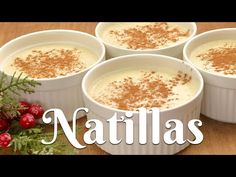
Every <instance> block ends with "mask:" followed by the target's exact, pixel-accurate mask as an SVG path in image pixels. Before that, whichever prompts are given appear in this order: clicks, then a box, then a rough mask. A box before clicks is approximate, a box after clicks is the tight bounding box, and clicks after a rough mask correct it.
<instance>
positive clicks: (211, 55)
mask: <svg viewBox="0 0 236 177" xmlns="http://www.w3.org/2000/svg"><path fill="white" fill-rule="evenodd" d="M197 57H200V58H201V60H203V61H207V62H206V63H205V65H206V66H208V65H211V66H212V67H213V68H214V70H215V71H217V72H223V73H224V74H225V75H235V74H236V47H233V46H227V44H226V45H225V46H224V47H219V48H212V49H209V50H208V51H207V52H205V53H202V54H199V55H198V56H197Z"/></svg>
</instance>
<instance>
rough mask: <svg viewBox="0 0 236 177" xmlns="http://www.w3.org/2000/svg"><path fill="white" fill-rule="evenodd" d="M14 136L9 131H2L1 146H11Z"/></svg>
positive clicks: (0, 135)
mask: <svg viewBox="0 0 236 177" xmlns="http://www.w3.org/2000/svg"><path fill="white" fill-rule="evenodd" d="M11 140H12V137H11V135H10V134H9V133H2V134H0V147H2V148H6V147H8V146H9V144H10V142H11Z"/></svg>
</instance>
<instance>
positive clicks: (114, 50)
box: [95, 22, 197, 59]
mask: <svg viewBox="0 0 236 177" xmlns="http://www.w3.org/2000/svg"><path fill="white" fill-rule="evenodd" d="M111 24H112V23H111V22H100V23H98V24H97V26H96V29H95V34H96V37H97V38H98V39H99V40H101V41H102V42H103V43H104V45H105V47H106V58H107V59H109V58H113V57H118V56H122V55H129V54H144V53H150V54H161V55H168V56H172V57H176V58H179V59H182V53H183V52H182V51H183V47H184V44H185V43H186V42H187V41H188V40H189V39H191V38H192V37H193V36H194V35H195V34H196V33H197V25H196V23H194V22H191V23H190V22H188V23H187V22H185V23H182V22H181V23H180V22H179V23H178V24H179V25H182V26H183V27H185V28H187V29H189V30H190V35H189V37H188V38H187V39H185V40H183V41H182V42H178V43H176V44H174V45H171V46H168V47H165V48H162V49H146V50H132V49H124V48H121V47H116V46H114V45H111V44H109V43H107V42H105V41H104V40H103V39H102V37H101V33H102V32H103V31H104V28H106V27H107V26H109V25H111Z"/></svg>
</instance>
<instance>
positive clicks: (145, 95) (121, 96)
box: [96, 71, 191, 110]
mask: <svg viewBox="0 0 236 177" xmlns="http://www.w3.org/2000/svg"><path fill="white" fill-rule="evenodd" d="M190 80H191V76H189V75H187V74H186V73H182V72H180V71H179V72H178V74H177V75H176V77H173V78H172V79H171V80H169V81H164V79H163V77H162V76H161V75H159V74H157V73H156V72H155V71H151V72H143V77H142V78H141V79H140V80H138V81H135V79H134V78H132V77H127V78H124V79H123V80H122V81H113V82H112V83H110V85H109V88H111V90H112V95H110V96H107V95H100V96H99V97H98V98H97V99H96V100H97V101H98V102H100V103H103V104H108V105H112V104H114V103H115V105H113V106H114V107H116V108H118V109H122V110H136V109H137V108H139V107H145V108H152V107H162V106H163V105H164V104H166V103H167V102H169V101H171V100H173V98H170V96H172V95H176V93H174V92H173V88H174V87H175V86H177V85H178V84H182V85H184V84H186V83H188V82H189V81H190ZM176 99H178V98H176ZM167 108H168V107H167Z"/></svg>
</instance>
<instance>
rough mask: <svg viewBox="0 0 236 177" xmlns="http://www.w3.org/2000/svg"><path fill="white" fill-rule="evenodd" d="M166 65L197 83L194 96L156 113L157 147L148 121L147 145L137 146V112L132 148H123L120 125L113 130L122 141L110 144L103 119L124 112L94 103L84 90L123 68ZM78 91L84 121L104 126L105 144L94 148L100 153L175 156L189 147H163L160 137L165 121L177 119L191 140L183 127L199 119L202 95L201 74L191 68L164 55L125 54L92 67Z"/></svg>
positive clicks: (134, 119)
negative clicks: (80, 93)
mask: <svg viewBox="0 0 236 177" xmlns="http://www.w3.org/2000/svg"><path fill="white" fill-rule="evenodd" d="M134 65H135V66H137V65H140V66H144V65H145V66H147V65H150V66H158V67H159V66H160V65H161V66H168V68H172V69H173V70H176V71H177V70H181V71H183V72H186V73H188V74H190V75H191V76H192V78H193V79H196V81H197V82H198V83H199V88H198V91H197V93H196V95H195V96H194V97H193V98H192V99H191V100H189V101H188V102H186V103H185V104H183V105H180V106H178V107H176V108H173V109H168V110H163V111H161V113H160V137H161V140H160V144H159V145H154V144H153V143H152V142H151V130H152V126H151V121H148V123H147V124H148V125H147V129H148V136H147V137H148V139H147V144H145V145H140V144H139V142H138V125H139V123H138V113H137V112H135V111H133V114H134V116H133V118H132V120H133V121H134V143H133V144H132V145H127V144H126V143H125V124H122V123H120V124H119V126H118V129H117V132H118V136H119V138H122V139H123V141H122V142H121V143H120V144H118V145H113V144H111V143H110V142H109V132H108V127H109V126H108V123H107V122H106V121H107V119H109V118H111V116H113V114H114V113H115V112H116V113H117V114H118V118H120V116H122V115H123V116H124V113H125V111H123V110H119V109H114V108H110V107H108V106H105V105H102V104H100V103H98V102H96V101H95V100H94V99H93V98H92V97H91V96H90V95H89V93H88V89H89V87H90V85H91V84H93V81H94V80H95V79H97V78H99V77H100V76H102V75H103V74H106V73H109V72H112V71H115V70H119V69H120V68H123V67H127V66H134ZM82 91H83V98H84V103H85V106H86V107H87V108H89V113H88V115H87V117H88V120H90V119H98V120H100V121H102V122H103V126H104V130H103V131H104V139H105V140H106V143H105V144H103V145H98V146H99V147H101V148H102V149H103V150H105V151H106V152H108V153H111V154H175V153H177V152H179V151H181V150H182V149H184V148H185V147H187V146H188V145H189V144H188V143H186V144H184V145H177V144H173V145H167V144H165V142H164V141H163V134H164V132H166V131H167V129H165V122H166V121H167V120H169V119H179V120H181V121H182V122H183V124H184V131H183V132H184V137H185V138H189V139H192V138H193V137H192V134H191V133H190V131H189V130H188V128H187V124H188V121H189V120H191V119H199V116H200V107H201V100H202V92H203V79H202V76H201V74H200V73H199V72H198V71H197V70H196V69H195V68H193V67H191V66H190V65H189V64H188V63H186V62H184V61H181V60H178V59H175V58H172V57H169V56H164V55H155V54H134V55H126V56H121V57H117V58H114V59H112V60H107V61H105V62H103V63H100V64H98V65H97V66H95V67H94V68H92V69H91V70H90V71H89V72H88V73H87V74H86V75H85V77H84V79H83V81H82ZM150 119H151V113H150V112H148V113H147V120H150Z"/></svg>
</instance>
